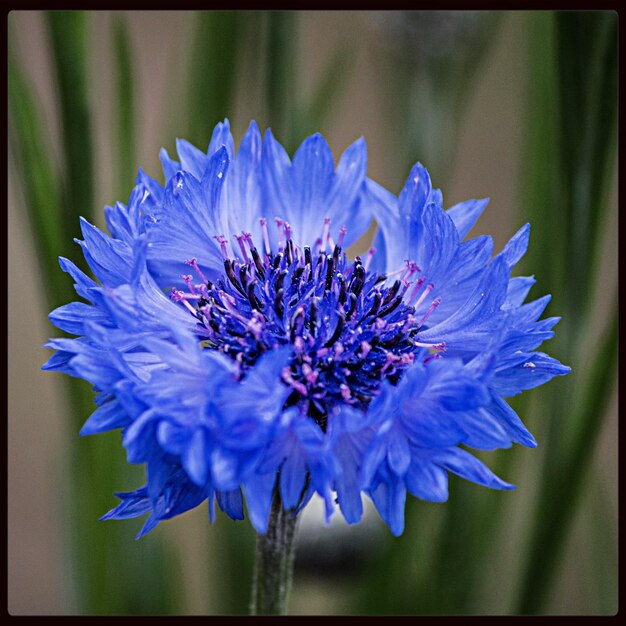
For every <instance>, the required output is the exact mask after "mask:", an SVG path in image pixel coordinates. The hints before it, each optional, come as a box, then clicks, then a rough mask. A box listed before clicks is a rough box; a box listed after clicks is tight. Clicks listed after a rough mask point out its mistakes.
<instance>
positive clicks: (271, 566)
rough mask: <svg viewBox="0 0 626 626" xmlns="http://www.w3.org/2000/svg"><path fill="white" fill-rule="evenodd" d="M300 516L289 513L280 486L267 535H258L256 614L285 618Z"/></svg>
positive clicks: (253, 611) (252, 609) (254, 590)
mask: <svg viewBox="0 0 626 626" xmlns="http://www.w3.org/2000/svg"><path fill="white" fill-rule="evenodd" d="M296 524H297V517H296V516H295V515H294V514H293V512H292V511H285V509H284V508H283V503H282V500H281V497H280V492H279V490H278V487H276V489H275V490H274V499H273V500H272V509H271V511H270V519H269V522H268V525H267V532H266V533H265V535H257V540H256V563H255V568H254V581H253V583H252V602H251V607H250V613H251V614H252V615H285V614H286V613H287V601H288V598H289V591H290V589H291V580H292V578H293V559H294V546H295V541H294V540H295V536H296Z"/></svg>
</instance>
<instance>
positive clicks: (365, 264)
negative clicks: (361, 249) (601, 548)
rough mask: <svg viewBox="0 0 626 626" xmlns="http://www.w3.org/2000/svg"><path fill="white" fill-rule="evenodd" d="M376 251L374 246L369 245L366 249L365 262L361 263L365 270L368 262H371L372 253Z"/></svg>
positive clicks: (367, 267) (368, 265) (368, 264)
mask: <svg viewBox="0 0 626 626" xmlns="http://www.w3.org/2000/svg"><path fill="white" fill-rule="evenodd" d="M375 253H376V248H374V247H371V248H370V249H369V250H368V251H367V256H366V257H365V263H364V264H363V267H365V271H366V272H367V270H368V269H369V267H370V264H371V263H372V259H373V258H374V254H375Z"/></svg>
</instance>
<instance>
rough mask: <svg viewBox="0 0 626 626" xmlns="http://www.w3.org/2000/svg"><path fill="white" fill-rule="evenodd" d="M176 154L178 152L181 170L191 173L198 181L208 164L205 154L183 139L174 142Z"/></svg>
mask: <svg viewBox="0 0 626 626" xmlns="http://www.w3.org/2000/svg"><path fill="white" fill-rule="evenodd" d="M176 152H178V157H179V158H180V164H181V166H182V169H183V170H185V171H187V172H191V173H192V174H193V175H194V176H195V177H196V178H197V179H198V180H200V179H201V178H202V174H203V173H204V170H205V167H206V165H207V162H208V159H207V156H206V154H204V153H203V152H201V151H200V150H198V148H196V147H195V146H193V145H191V144H190V143H189V142H188V141H186V140H185V139H177V140H176Z"/></svg>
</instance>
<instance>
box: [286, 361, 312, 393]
mask: <svg viewBox="0 0 626 626" xmlns="http://www.w3.org/2000/svg"><path fill="white" fill-rule="evenodd" d="M282 379H283V380H284V381H285V382H286V383H287V384H288V385H290V386H291V387H293V388H294V389H295V390H296V391H297V392H298V393H299V394H300V395H301V396H306V395H308V389H307V388H306V387H305V386H304V385H303V384H302V383H301V382H299V381H297V380H295V379H294V377H293V375H292V373H291V370H290V369H289V368H288V367H285V368H284V369H283V371H282Z"/></svg>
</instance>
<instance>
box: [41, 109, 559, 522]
mask: <svg viewBox="0 0 626 626" xmlns="http://www.w3.org/2000/svg"><path fill="white" fill-rule="evenodd" d="M177 151H178V156H179V159H180V162H176V161H173V160H172V159H170V157H169V156H168V155H167V153H166V152H165V151H164V150H163V151H162V153H161V161H162V164H163V170H164V173H165V179H166V180H165V186H164V187H163V186H161V185H160V184H159V183H158V182H157V181H155V180H153V179H152V178H150V177H149V176H148V175H147V174H146V173H145V172H143V171H142V170H140V171H139V175H138V177H137V184H136V187H135V189H134V190H133V192H132V194H131V197H130V199H129V202H128V205H123V204H121V203H118V204H116V205H115V207H107V208H106V209H105V212H106V220H107V227H108V229H109V233H110V234H109V235H107V234H105V233H104V232H102V231H101V230H99V229H98V228H96V227H95V226H92V225H91V224H89V223H88V222H87V221H85V220H83V221H82V223H81V226H82V232H83V238H84V239H83V240H82V241H79V242H78V243H79V244H80V245H81V247H82V249H83V253H84V255H85V258H86V260H87V262H88V264H89V266H90V268H91V270H92V272H93V274H94V276H95V278H96V279H97V280H96V281H94V280H93V279H91V278H89V277H88V276H86V275H85V274H83V273H82V272H81V271H80V270H79V269H78V268H77V267H76V266H75V265H73V264H72V263H71V262H70V261H68V260H67V259H61V267H62V268H63V269H64V270H65V271H66V272H68V273H69V274H70V275H71V276H72V277H73V278H74V280H75V283H76V284H75V287H76V291H77V293H78V294H79V295H80V296H81V297H82V298H83V299H85V300H87V302H88V304H87V303H84V302H74V303H71V304H68V305H65V306H63V307H60V308H59V309H57V310H56V311H53V312H52V313H51V314H50V319H51V320H52V322H53V323H54V324H55V325H56V326H58V327H59V328H60V329H62V330H65V331H67V332H69V333H72V334H74V335H77V336H78V337H77V338H76V339H55V340H51V342H50V343H49V344H47V345H48V347H50V348H53V349H55V350H56V353H55V354H54V355H53V356H52V357H51V358H50V360H49V361H48V362H47V363H46V365H44V368H45V369H51V370H59V371H63V372H66V373H68V374H71V375H73V376H78V377H81V378H84V379H86V380H88V381H90V382H91V383H92V384H93V385H94V386H95V389H96V390H97V391H98V396H97V400H96V402H97V405H98V408H97V409H96V411H95V412H94V413H93V414H92V415H91V417H90V418H89V419H88V420H87V422H86V423H85V425H84V427H83V429H82V431H81V432H82V434H94V433H99V432H103V431H106V430H110V429H114V428H121V429H122V431H123V444H124V447H125V448H126V451H127V455H128V461H129V462H131V463H142V464H145V465H146V473H147V484H146V486H145V487H142V488H141V489H138V490H137V491H133V492H131V493H121V494H118V496H119V498H120V499H121V504H119V505H118V506H117V507H116V508H114V509H113V510H112V511H110V512H109V513H107V514H106V515H105V516H104V519H121V518H127V517H135V516H138V515H142V514H145V513H149V514H150V516H149V518H148V521H147V522H146V524H145V526H144V528H143V530H142V532H141V533H140V534H143V533H145V532H147V531H149V530H151V529H152V528H153V527H154V526H155V525H156V524H157V523H158V522H160V521H161V520H163V519H167V518H170V517H173V516H175V515H177V514H179V513H182V512H184V511H186V510H188V509H190V508H192V507H195V506H197V505H198V504H200V503H201V502H203V501H205V500H208V504H209V515H210V517H211V519H213V518H214V514H215V513H214V505H215V501H217V504H218V506H219V507H220V508H221V509H222V510H223V511H225V512H226V513H227V514H228V515H230V516H231V517H232V518H234V519H242V518H243V517H244V496H245V501H246V505H247V512H248V516H249V518H250V520H251V522H252V524H253V525H254V527H255V528H256V529H257V531H259V532H260V533H263V532H265V529H266V527H267V520H268V515H269V510H270V506H271V502H272V497H273V493H274V490H275V489H278V490H279V492H280V496H281V498H282V501H283V504H284V506H285V507H286V508H287V509H291V510H293V511H298V510H300V509H301V508H302V507H303V506H305V505H306V503H307V502H308V500H309V499H310V498H311V496H312V495H313V494H314V493H317V494H319V495H320V496H321V497H322V498H323V499H324V500H325V502H326V510H327V515H328V516H330V515H331V514H332V512H333V510H334V503H335V502H337V503H338V504H339V507H340V509H341V511H342V513H343V515H344V516H345V518H346V519H347V521H348V522H350V523H354V522H358V521H359V519H360V518H361V515H362V494H366V495H368V496H369V497H370V498H371V499H372V500H373V502H374V504H375V505H376V507H377V509H378V511H379V512H380V514H381V516H382V517H383V519H384V520H385V521H386V522H387V524H388V525H389V527H390V528H391V530H392V532H393V533H394V534H400V533H401V532H402V530H403V525H404V521H403V520H404V503H405V499H406V492H407V491H408V492H409V493H411V494H413V495H415V496H417V497H418V498H422V499H425V500H432V501H444V500H446V498H447V475H448V472H452V473H455V474H458V475H460V476H462V477H463V478H466V479H468V480H471V481H474V482H476V483H479V484H481V485H485V486H488V487H492V488H497V489H511V488H512V485H509V484H508V483H506V482H504V481H502V480H500V479H499V478H497V477H496V476H495V475H493V474H492V473H491V472H490V471H489V470H488V469H487V468H486V467H485V466H484V465H483V464H482V463H481V462H480V461H478V459H476V458H475V457H474V456H472V455H471V454H470V453H469V452H467V451H466V450H464V449H462V448H460V447H459V446H460V445H465V446H468V447H471V448H477V449H487V450H489V449H494V448H499V447H509V446H510V445H511V444H512V443H520V444H522V445H526V446H531V447H532V446H535V445H536V444H535V441H534V439H533V437H532V435H531V434H530V433H529V432H528V431H527V429H526V428H525V426H524V425H523V423H522V421H521V420H520V418H519V417H518V416H517V415H516V413H515V412H514V411H513V410H512V409H511V408H510V407H509V406H508V404H507V403H506V402H505V400H504V398H505V397H508V396H511V395H514V394H516V393H519V392H520V391H522V390H524V389H529V388H531V387H535V386H537V385H539V384H542V383H544V382H546V381H547V380H549V379H550V378H552V377H553V376H555V375H561V374H565V373H567V372H568V371H569V368H567V367H565V366H563V365H561V364H560V363H559V362H558V361H556V360H555V359H553V358H551V357H549V356H547V355H546V354H543V353H541V352H535V350H536V348H537V347H538V346H539V345H540V344H541V343H542V342H543V341H544V340H545V339H548V338H550V337H551V336H552V335H553V332H552V330H551V329H552V327H553V326H554V325H555V324H556V322H557V321H558V318H548V319H544V320H539V317H540V315H541V313H542V312H543V310H544V308H545V306H546V304H547V302H548V298H547V297H546V298H541V299H539V300H536V301H534V302H530V303H527V304H524V300H525V298H526V295H527V293H528V291H529V289H530V287H531V286H532V284H533V282H534V281H533V279H532V278H526V277H517V278H511V277H510V274H511V270H512V268H513V266H514V265H515V264H516V263H517V262H518V260H519V259H520V258H521V256H522V255H523V254H524V252H525V250H526V247H527V245H528V234H529V228H528V226H525V227H523V228H522V229H520V231H518V233H517V234H515V235H514V236H513V238H512V239H511V240H510V241H509V243H508V244H507V245H506V246H505V248H504V250H502V252H500V254H498V255H497V256H495V257H494V258H492V248H493V245H492V241H491V238H489V237H486V236H483V237H477V238H474V239H470V240H468V241H463V239H464V238H465V236H466V235H467V233H468V232H469V230H470V228H471V227H472V225H473V224H474V223H475V221H476V220H477V219H478V217H479V215H480V214H481V212H482V211H483V209H484V208H485V206H486V204H487V201H486V200H478V201H477V200H470V201H467V202H463V203H460V204H458V205H456V206H454V207H452V208H450V209H448V210H447V211H446V210H444V209H443V205H442V195H441V192H440V191H438V190H436V189H432V187H431V182H430V178H429V176H428V173H427V171H426V170H425V169H424V168H423V167H422V166H421V165H420V164H417V165H416V166H415V167H414V168H413V170H412V171H411V174H410V176H409V178H408V181H407V183H406V185H405V187H404V189H403V191H402V193H401V194H400V196H399V197H397V198H396V197H395V196H394V195H393V194H391V193H389V192H388V191H386V190H385V189H383V188H382V187H380V186H379V185H377V184H376V183H374V182H373V181H371V180H369V179H367V178H366V175H365V173H366V172H365V169H366V150H365V143H364V141H362V140H358V141H356V142H355V143H354V144H353V145H352V146H350V147H349V148H348V149H347V150H346V151H345V152H344V154H343V156H342V157H341V159H340V161H339V163H338V165H337V167H335V163H334V160H333V157H332V154H331V152H330V149H329V147H328V145H327V143H326V142H325V140H324V139H323V138H322V137H321V135H314V136H312V137H310V138H309V139H307V140H306V141H305V142H304V143H303V144H302V146H301V147H300V148H299V149H298V151H297V152H296V154H295V155H294V158H293V160H290V159H289V157H288V156H287V154H286V153H285V151H284V149H283V148H282V147H281V146H280V144H279V143H278V142H277V141H276V140H275V139H274V137H273V136H272V134H271V132H270V131H267V133H266V134H265V138H264V140H263V141H262V140H261V136H260V133H259V130H258V128H257V126H256V124H254V123H252V124H251V125H250V128H249V130H248V132H247V133H246V134H245V136H244V138H243V140H242V142H241V145H240V147H239V150H238V152H237V153H235V150H234V147H233V140H232V137H231V134H230V131H229V126H228V122H227V121H225V122H224V123H223V124H218V126H217V127H216V129H215V131H214V134H213V138H212V139H211V143H210V145H209V148H208V150H207V152H206V154H205V153H203V152H201V151H199V150H198V149H196V148H194V147H193V146H191V145H190V144H188V143H187V142H185V141H178V144H177ZM372 219H375V220H376V222H377V223H378V225H379V230H378V233H377V235H376V238H375V241H374V247H372V248H370V250H369V251H367V253H365V254H364V255H363V256H361V257H359V256H356V257H355V258H351V257H349V256H348V255H347V253H346V248H347V247H348V246H349V245H351V244H352V243H354V242H355V241H356V240H357V239H358V238H359V237H360V236H361V235H362V234H363V232H364V231H365V230H366V229H367V227H368V226H369V224H370V223H371V221H372Z"/></svg>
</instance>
